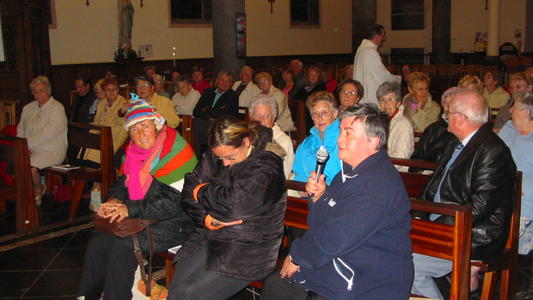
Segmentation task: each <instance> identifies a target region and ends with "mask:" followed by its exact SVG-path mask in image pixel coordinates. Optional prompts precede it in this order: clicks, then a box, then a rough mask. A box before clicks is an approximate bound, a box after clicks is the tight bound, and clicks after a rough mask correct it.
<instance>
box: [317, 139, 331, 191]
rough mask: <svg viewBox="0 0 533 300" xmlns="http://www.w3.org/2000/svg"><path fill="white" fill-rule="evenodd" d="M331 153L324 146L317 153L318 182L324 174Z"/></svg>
mask: <svg viewBox="0 0 533 300" xmlns="http://www.w3.org/2000/svg"><path fill="white" fill-rule="evenodd" d="M328 157H329V153H328V150H326V148H325V147H324V146H320V148H318V151H316V168H315V173H316V182H318V179H319V178H320V175H322V174H323V173H324V168H325V167H326V161H327V160H328Z"/></svg>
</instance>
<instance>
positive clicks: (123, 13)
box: [118, 0, 135, 50]
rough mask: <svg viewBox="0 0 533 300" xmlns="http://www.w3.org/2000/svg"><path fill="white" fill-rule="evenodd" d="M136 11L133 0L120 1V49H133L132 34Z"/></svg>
mask: <svg viewBox="0 0 533 300" xmlns="http://www.w3.org/2000/svg"><path fill="white" fill-rule="evenodd" d="M134 13H135V10H134V9H133V5H132V4H131V0H118V48H119V49H124V50H128V49H131V32H132V28H133V14H134Z"/></svg>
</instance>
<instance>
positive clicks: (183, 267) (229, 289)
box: [167, 243, 250, 300]
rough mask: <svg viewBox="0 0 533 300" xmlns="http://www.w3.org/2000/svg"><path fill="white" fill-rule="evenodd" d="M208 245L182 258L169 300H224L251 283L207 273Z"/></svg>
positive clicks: (175, 273)
mask: <svg viewBox="0 0 533 300" xmlns="http://www.w3.org/2000/svg"><path fill="white" fill-rule="evenodd" d="M206 260H207V243H204V244H203V245H202V248H201V249H199V251H197V252H196V253H194V254H193V255H190V256H188V257H183V258H181V259H180V260H179V261H178V262H177V263H176V270H175V271H174V277H173V278H172V284H171V285H170V290H169V292H168V298H167V299H168V300H178V299H179V300H189V299H191V300H192V299H194V300H197V299H203V300H219V299H220V300H224V299H228V298H229V297H231V296H233V295H235V294H236V293H237V292H239V291H240V290H242V289H243V288H245V287H246V286H247V285H248V284H249V282H250V281H248V280H239V279H234V278H231V277H227V276H223V275H219V274H217V273H215V272H211V271H207V270H206V268H205V265H206Z"/></svg>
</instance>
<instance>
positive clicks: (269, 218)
mask: <svg viewBox="0 0 533 300" xmlns="http://www.w3.org/2000/svg"><path fill="white" fill-rule="evenodd" d="M353 68H354V66H353V65H348V66H346V68H345V70H343V71H345V73H346V74H349V75H348V77H347V78H346V79H344V80H343V81H341V82H340V83H337V82H336V81H335V80H334V78H333V76H332V72H331V69H329V70H328V69H326V70H323V69H321V68H319V67H318V66H316V65H312V66H308V67H307V68H304V65H303V63H302V62H301V61H300V60H298V59H295V60H293V61H291V62H290V63H289V64H288V65H287V66H285V67H283V68H281V70H280V71H279V73H278V74H274V73H269V72H265V71H263V70H261V71H255V70H254V69H253V68H252V67H251V66H244V67H242V69H241V70H240V74H238V77H239V80H235V79H236V77H235V76H234V74H232V73H231V72H230V71H228V70H225V69H222V70H219V71H218V73H216V76H215V78H213V79H214V80H213V81H212V82H213V86H211V84H210V81H211V80H210V79H206V78H205V68H204V67H202V66H195V67H194V68H192V69H191V70H189V71H188V72H182V71H181V70H178V69H173V70H171V72H169V73H167V75H169V77H167V79H169V81H168V82H167V83H165V80H164V79H165V78H164V77H163V76H162V75H160V74H158V73H157V68H155V67H154V66H148V67H147V68H145V70H144V71H145V72H144V73H143V74H140V75H139V76H137V77H135V78H134V84H133V88H132V90H133V89H134V90H135V94H132V95H130V94H129V93H122V89H121V88H122V86H121V85H120V84H119V81H118V80H117V78H115V77H110V78H102V79H98V80H97V81H96V82H94V85H93V84H92V81H91V80H90V79H88V77H87V76H85V75H83V76H78V78H77V79H76V80H75V81H74V87H75V89H76V93H75V95H76V96H75V98H74V101H73V103H72V104H71V105H72V106H71V107H68V108H67V110H66V111H65V108H64V106H63V104H62V103H61V102H59V101H57V100H56V99H54V97H53V96H52V90H51V84H50V81H49V80H48V78H46V77H45V76H38V77H36V78H35V79H34V80H33V81H32V82H31V84H30V89H31V93H32V95H33V97H34V99H35V101H33V102H30V103H29V104H27V105H26V106H25V107H24V109H23V111H22V116H21V119H20V122H19V124H18V126H17V135H18V136H19V137H22V138H26V139H27V141H28V147H29V150H30V158H31V167H32V169H31V172H32V173H31V174H32V180H33V185H34V193H35V199H36V202H37V203H38V204H40V202H41V201H42V200H41V199H42V196H43V194H44V193H45V185H43V183H42V181H41V175H42V173H43V171H42V170H44V169H46V168H47V167H50V166H53V165H57V164H61V163H62V162H63V161H64V160H65V156H66V152H67V147H68V145H67V127H68V121H67V120H69V121H71V122H81V123H91V124H94V125H99V126H109V127H111V135H112V144H113V145H112V146H113V151H114V152H118V154H119V155H124V159H122V160H120V161H121V163H120V165H117V166H115V167H116V169H117V170H121V173H120V174H121V175H120V176H119V177H118V178H117V180H116V182H115V183H114V184H113V186H112V187H111V190H110V192H109V193H108V194H107V195H106V196H105V197H104V199H102V202H103V203H102V205H101V206H100V208H99V210H98V212H97V214H98V215H100V216H102V217H105V218H109V219H110V220H113V221H121V220H123V219H124V218H126V217H138V218H146V219H152V220H156V221H157V222H156V223H155V224H154V225H153V227H154V236H155V241H154V243H155V249H156V250H157V251H158V252H166V249H168V248H170V247H172V246H175V245H178V244H182V245H183V246H182V249H181V250H180V251H179V252H178V254H177V255H176V257H175V263H176V268H175V273H174V277H173V280H172V284H171V286H170V287H169V291H168V292H169V294H168V298H167V299H227V298H229V297H231V296H232V295H234V294H236V293H237V292H239V291H240V290H242V289H243V288H245V287H246V286H247V285H248V284H249V283H250V282H252V281H257V280H265V279H266V280H265V286H264V289H263V296H262V299H285V297H286V296H287V295H289V294H291V295H293V296H294V299H306V297H310V296H315V297H316V299H371V298H372V299H374V298H375V299H378V298H379V295H384V294H385V295H387V297H389V298H388V299H408V298H409V295H410V294H411V293H413V294H417V295H422V296H426V297H431V298H437V299H444V297H443V295H442V292H441V291H440V290H439V288H438V287H437V286H436V284H435V283H434V281H433V278H437V277H442V276H444V275H446V274H448V273H450V271H451V262H450V261H449V260H444V259H438V258H434V257H429V256H425V255H419V254H413V253H412V250H411V241H410V239H409V228H410V225H409V224H410V220H411V217H410V215H409V210H410V204H409V200H408V196H407V194H406V192H405V187H404V185H403V183H402V181H401V177H400V176H399V175H398V171H401V172H407V168H400V167H398V166H396V168H395V166H394V165H393V164H392V163H391V162H390V160H389V158H402V159H416V160H425V161H432V162H436V163H437V165H438V167H437V168H436V169H435V170H434V171H431V172H428V173H432V175H431V178H430V179H429V182H428V184H427V185H426V187H425V189H424V190H423V191H422V196H421V198H422V199H423V200H427V201H432V202H442V203H454V204H458V205H466V206H471V207H472V208H473V212H472V220H473V222H472V260H483V259H486V258H487V257H490V256H493V255H499V253H501V250H502V249H503V245H504V243H505V240H506V238H507V231H508V229H507V228H508V226H509V220H510V216H511V214H512V205H511V203H512V201H513V200H512V197H513V191H514V180H515V174H516V171H517V170H519V171H521V172H523V174H524V177H523V181H522V182H523V186H522V191H523V195H522V219H521V226H522V227H521V228H522V229H523V230H524V232H525V234H524V235H523V236H521V237H520V245H519V249H520V250H519V253H520V254H521V255H528V254H529V253H530V251H531V250H532V249H533V226H532V225H531V224H532V223H533V222H532V220H533V208H532V207H533V198H531V193H533V186H531V183H532V182H533V178H532V176H533V169H532V167H531V166H532V165H533V159H531V155H529V154H528V151H529V149H530V148H531V146H533V102H532V101H533V95H532V94H531V93H532V89H533V84H532V81H531V77H528V75H526V74H525V73H516V74H511V75H510V76H509V80H508V81H507V84H505V80H504V76H503V74H502V73H499V72H496V71H489V72H485V73H484V74H482V80H481V79H480V77H478V76H475V75H470V74H469V75H466V76H464V77H463V78H461V79H460V80H459V82H457V86H453V87H451V86H450V87H448V89H446V91H445V92H444V93H442V94H441V95H440V94H439V95H436V94H433V95H432V94H431V93H430V90H431V89H430V86H431V82H432V80H431V77H430V76H429V75H428V74H426V73H423V72H409V75H406V76H405V77H404V79H405V80H404V84H406V88H407V93H405V94H402V85H401V84H400V83H398V82H382V83H381V84H380V85H379V86H378V88H377V92H376V93H375V95H373V97H375V98H376V99H377V102H378V105H375V104H369V103H360V100H361V99H363V97H364V96H365V93H366V91H365V88H364V86H363V84H361V82H359V81H357V80H355V79H352V73H353ZM276 79H279V81H278V80H276ZM130 98H132V99H130ZM438 99H440V101H438ZM436 100H437V101H436ZM297 101H302V102H305V113H304V114H303V115H304V116H305V120H298V119H297V117H298V116H297V115H296V114H295V111H294V110H291V108H292V107H294V103H295V102H297ZM240 110H244V111H245V113H244V114H242V113H240ZM67 112H68V114H69V117H68V118H67ZM180 116H192V132H193V137H194V138H193V142H192V143H191V141H186V140H185V139H183V138H182V137H181V136H180V133H179V126H180ZM297 126H305V128H306V130H305V132H306V136H304V137H299V138H300V140H301V143H297V141H298V139H295V138H294V136H295V133H296V131H297ZM498 135H499V137H498ZM119 149H121V151H122V152H119ZM321 149H325V151H327V160H326V162H325V166H324V168H323V171H322V173H321V174H317V173H316V172H315V171H316V167H317V152H319V151H321ZM83 159H86V160H90V161H92V162H94V163H100V161H99V155H98V151H97V150H88V151H86V152H85V153H84V157H83ZM409 171H410V172H421V170H415V169H413V168H411V169H410V170H409ZM285 180H294V181H298V182H302V183H304V184H306V188H305V192H302V193H300V194H297V195H296V196H303V197H304V198H305V199H308V200H309V201H308V207H309V211H310V215H309V219H308V223H309V228H308V229H307V231H305V232H301V233H300V234H298V236H297V237H294V238H292V239H290V245H289V248H288V250H287V251H288V253H289V254H288V255H287V257H286V258H285V257H284V258H283V259H284V260H283V265H282V267H281V269H276V261H277V259H278V253H279V249H280V245H281V241H282V238H283V235H284V224H283V219H284V211H285V207H286V202H287V193H286V191H287V186H286V183H285ZM374 201H375V202H374ZM425 218H426V220H428V221H435V222H442V223H446V222H447V220H446V218H445V217H444V216H440V215H428V216H425ZM118 239H119V238H117V237H114V236H112V235H110V234H105V233H102V232H98V231H95V233H94V235H93V237H92V239H91V241H90V242H89V246H88V249H87V253H86V256H85V260H84V271H83V279H82V282H81V285H80V288H79V291H78V292H79V296H80V297H81V296H83V297H85V298H84V299H87V300H88V299H100V297H101V296H102V293H103V299H130V298H131V296H132V294H131V287H132V286H133V285H134V283H133V276H134V272H135V269H136V268H137V266H138V265H137V261H136V260H135V257H134V255H133V252H132V251H131V250H132V244H131V239H128V238H126V239H125V240H124V239H121V240H118ZM147 243H148V241H147V240H146V239H144V238H143V239H142V241H141V248H142V250H143V251H146V249H147V248H148V244H147ZM373 251H375V253H372V252H373ZM125 253H128V254H127V255H126V254H125ZM102 257H105V258H106V259H105V261H106V264H103V265H102ZM119 269H120V270H121V271H120V272H118V270H119ZM394 272H396V275H395V276H392V275H391V274H394ZM478 273H479V269H476V268H475V267H472V272H471V274H472V276H471V279H470V280H471V289H472V291H474V290H476V289H478V287H477V283H478V279H479V276H481V275H479V274H478ZM321 280H324V282H322V281H321ZM287 299H288V298H287ZM291 299H292V298H291ZM313 299H315V298H313Z"/></svg>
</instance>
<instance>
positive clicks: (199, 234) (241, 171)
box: [168, 118, 287, 300]
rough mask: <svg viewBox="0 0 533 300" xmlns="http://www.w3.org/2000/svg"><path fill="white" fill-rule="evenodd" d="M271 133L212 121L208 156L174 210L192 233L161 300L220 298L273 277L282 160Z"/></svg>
mask: <svg viewBox="0 0 533 300" xmlns="http://www.w3.org/2000/svg"><path fill="white" fill-rule="evenodd" d="M271 140H272V131H271V130H270V129H267V128H264V127H259V126H258V125H257V123H251V124H248V123H246V122H244V121H242V120H238V119H235V118H222V119H218V120H217V121H215V123H214V124H213V126H212V127H211V128H210V130H209V139H208V145H209V148H210V151H207V152H205V153H204V155H203V157H202V159H201V162H200V164H199V165H198V166H197V167H196V169H195V170H194V172H192V173H190V174H188V175H187V176H186V177H185V185H184V187H183V194H182V201H181V205H182V206H183V208H184V209H185V210H186V211H187V212H188V214H189V215H190V216H191V217H192V218H193V220H194V221H195V222H196V224H197V227H196V230H195V231H194V232H193V233H192V234H191V236H190V238H189V240H187V242H185V244H184V245H183V247H182V248H181V250H180V251H179V252H178V254H177V257H176V260H177V263H176V271H175V274H174V278H173V280H172V285H171V288H170V291H169V298H168V299H209V300H211V299H227V298H228V297H230V296H232V295H233V294H235V293H237V292H238V291H240V290H241V289H243V288H244V287H246V285H248V283H249V282H251V281H254V280H260V279H263V278H264V277H266V276H267V275H268V274H269V273H270V272H272V271H273V270H274V267H275V264H276V259H277V256H278V249H279V246H280V243H281V238H282V235H283V219H284V213H285V205H286V202H287V199H286V186H285V176H284V173H283V161H282V159H281V158H280V157H279V156H278V155H276V154H274V153H273V152H270V151H266V150H265V147H268V146H269V145H268V142H270V141H271Z"/></svg>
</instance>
